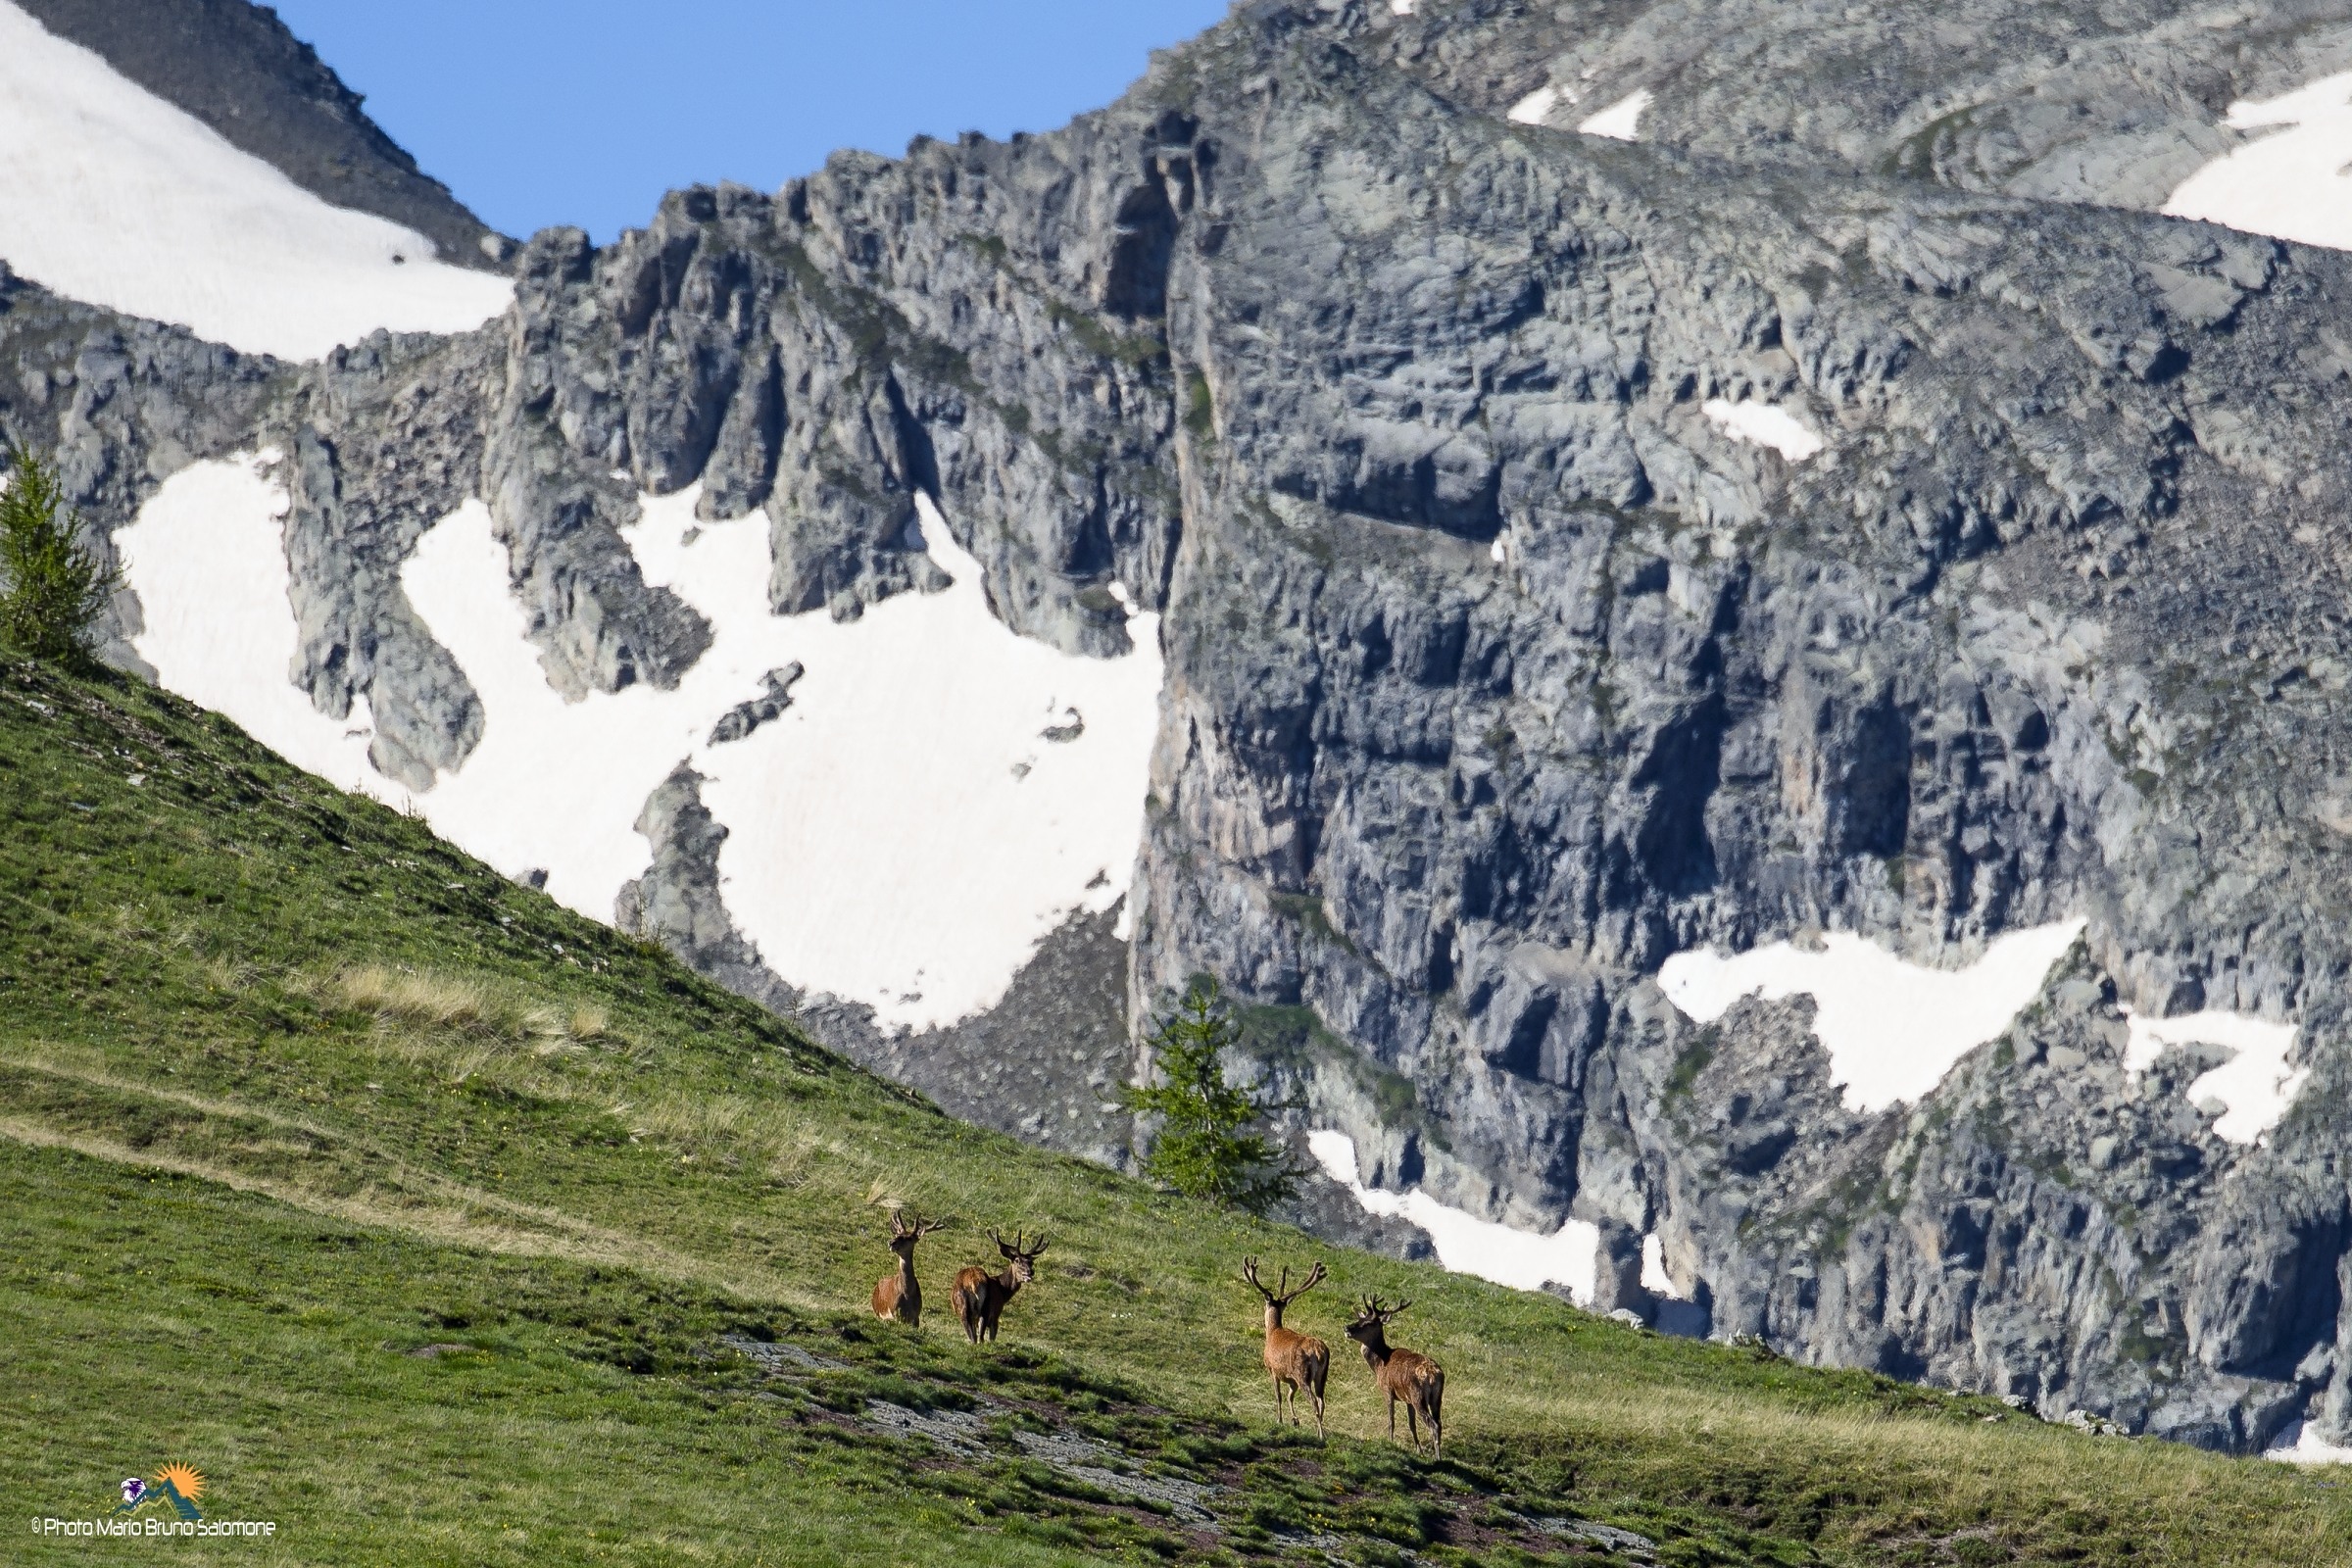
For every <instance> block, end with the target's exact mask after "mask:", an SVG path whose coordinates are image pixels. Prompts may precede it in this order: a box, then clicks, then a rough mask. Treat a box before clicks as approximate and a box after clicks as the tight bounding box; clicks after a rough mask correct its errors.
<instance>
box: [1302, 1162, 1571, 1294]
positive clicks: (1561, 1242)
mask: <svg viewBox="0 0 2352 1568" xmlns="http://www.w3.org/2000/svg"><path fill="white" fill-rule="evenodd" d="M1306 1148H1307V1152H1309V1153H1311V1154H1313V1155H1314V1156H1315V1163H1316V1164H1318V1165H1320V1166H1322V1167H1323V1173H1324V1174H1325V1175H1327V1176H1329V1177H1330V1178H1331V1179H1332V1180H1333V1181H1335V1182H1338V1183H1339V1184H1340V1185H1341V1186H1343V1187H1345V1188H1347V1189H1348V1192H1349V1193H1350V1194H1352V1195H1353V1196H1354V1198H1355V1201H1357V1202H1358V1203H1360V1204H1361V1205H1363V1209H1364V1212H1366V1213H1368V1214H1378V1215H1382V1216H1388V1217H1396V1218H1400V1219H1403V1220H1406V1221H1408V1222H1409V1223H1411V1224H1413V1225H1416V1226H1418V1227H1420V1228H1421V1229H1422V1230H1423V1231H1426V1232H1427V1233H1428V1234H1429V1241H1430V1245H1431V1246H1432V1247H1434V1248H1436V1249H1437V1252H1438V1261H1439V1262H1440V1263H1443V1264H1444V1265H1445V1266H1446V1268H1448V1269H1451V1270H1452V1271H1453V1272H1454V1273H1456V1274H1474V1275H1476V1276H1477V1277H1478V1278H1480V1279H1482V1280H1492V1281H1494V1282H1495V1284H1497V1285H1507V1286H1509V1287H1511V1288H1512V1289H1513V1290H1519V1291H1540V1290H1542V1289H1543V1288H1544V1286H1546V1285H1563V1286H1566V1287H1567V1289H1568V1294H1569V1295H1570V1296H1572V1297H1574V1298H1575V1299H1576V1300H1577V1302H1578V1303H1579V1304H1580V1305H1585V1306H1590V1305H1591V1304H1592V1302H1593V1284H1594V1281H1595V1279H1596V1278H1597V1272H1596V1271H1597V1267H1598V1257H1599V1251H1600V1228H1599V1227H1598V1226H1596V1225H1594V1224H1593V1223H1591V1222H1590V1221H1588V1220H1581V1219H1572V1220H1570V1221H1568V1222H1567V1223H1566V1224H1565V1225H1562V1226H1561V1227H1560V1228H1559V1229H1558V1230H1557V1231H1555V1232H1553V1233H1552V1234H1551V1235H1548V1236H1545V1235H1543V1234H1541V1233H1539V1232H1536V1231H1522V1230H1514V1229H1513V1228H1511V1227H1510V1226H1508V1225H1498V1224H1496V1223H1495V1221H1493V1220H1489V1219H1480V1218H1479V1217H1478V1216H1477V1215H1475V1214H1471V1213H1469V1212H1467V1211H1465V1210H1462V1209H1458V1208H1455V1207H1453V1206H1452V1205H1451V1204H1449V1203H1441V1202H1439V1201H1437V1200H1436V1199H1434V1198H1432V1197H1430V1196H1429V1194H1427V1193H1425V1192H1423V1191H1422V1190H1421V1189H1420V1188H1418V1187H1416V1188H1414V1189H1413V1190H1412V1191H1410V1192H1407V1193H1390V1192H1383V1191H1381V1190H1380V1189H1379V1188H1376V1187H1366V1186H1365V1185H1364V1182H1363V1178H1362V1177H1361V1176H1359V1175H1357V1174H1356V1165H1355V1140H1354V1139H1352V1138H1350V1137H1348V1135H1347V1134H1346V1133H1343V1132H1337V1131H1334V1130H1332V1129H1330V1128H1321V1129H1318V1130H1316V1131H1314V1132H1310V1133H1308V1134H1307V1135H1306Z"/></svg>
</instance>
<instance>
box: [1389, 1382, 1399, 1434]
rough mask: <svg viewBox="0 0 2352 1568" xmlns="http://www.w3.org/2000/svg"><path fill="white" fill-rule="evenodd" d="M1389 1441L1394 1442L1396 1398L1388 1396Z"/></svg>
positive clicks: (1395, 1432)
mask: <svg viewBox="0 0 2352 1568" xmlns="http://www.w3.org/2000/svg"><path fill="white" fill-rule="evenodd" d="M1389 1441H1390V1442H1391V1443H1395V1442H1396V1441H1397V1396H1395V1395H1394V1394H1392V1395H1390V1396H1389Z"/></svg>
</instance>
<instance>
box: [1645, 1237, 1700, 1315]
mask: <svg viewBox="0 0 2352 1568" xmlns="http://www.w3.org/2000/svg"><path fill="white" fill-rule="evenodd" d="M1642 1289H1643V1290H1645V1291H1647V1292H1649V1294H1650V1295H1652V1296H1662V1297H1664V1298H1665V1299H1667V1300H1669V1301H1688V1300H1689V1299H1691V1293H1690V1292H1688V1291H1686V1290H1682V1289H1680V1288H1679V1287H1677V1286H1676V1284H1675V1283H1674V1276H1673V1275H1671V1274H1669V1273H1667V1272H1666V1244H1665V1243H1664V1242H1663V1241H1660V1240H1659V1239H1658V1233H1657V1232H1656V1231H1651V1232H1650V1233H1649V1234H1648V1235H1646V1236H1644V1237H1642Z"/></svg>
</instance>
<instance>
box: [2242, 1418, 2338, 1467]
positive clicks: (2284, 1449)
mask: <svg viewBox="0 0 2352 1568" xmlns="http://www.w3.org/2000/svg"><path fill="white" fill-rule="evenodd" d="M2262 1456H2263V1457H2264V1458H2265V1459H2276V1460H2278V1462H2279V1463H2280V1464H2302V1465H2313V1464H2352V1448H2346V1447H2339V1446H2336V1445H2335V1444H2332V1443H2329V1442H2327V1441H2326V1440H2325V1439H2323V1438H2322V1437H2321V1436H2320V1435H2319V1434H2318V1433H2316V1432H2314V1431H2312V1430H2311V1425H2310V1423H2309V1422H2305V1421H2297V1422H2294V1423H2293V1424H2292V1425H2290V1426H2288V1427H2287V1429H2286V1430H2285V1431H2284V1432H2281V1433H2279V1434H2278V1442H2277V1443H2275V1444H2273V1445H2271V1446H2270V1447H2268V1448H2266V1449H2264V1450H2263V1455H2262Z"/></svg>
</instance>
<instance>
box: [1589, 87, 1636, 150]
mask: <svg viewBox="0 0 2352 1568" xmlns="http://www.w3.org/2000/svg"><path fill="white" fill-rule="evenodd" d="M1649 102H1650V99H1649V89H1648V88H1647V87H1641V88H1637V89H1636V90H1634V91H1633V92H1630V93H1628V94H1626V95H1625V96H1624V97H1623V98H1620V99H1618V100H1617V101H1616V102H1615V103H1613V104H1611V105H1609V107H1608V108H1606V109H1603V110H1602V111H1601V112H1600V113H1599V114H1597V115H1594V116H1593V117H1592V118H1591V119H1590V120H1587V121H1586V122H1585V123H1583V124H1581V125H1579V126H1577V127H1576V128H1577V129H1579V130H1581V131H1583V132H1584V133H1585V134H1586V135H1588V136H1606V137H1608V138H1610V139H1611V140H1612V141H1640V140H1641V139H1642V132H1641V129H1640V126H1641V123H1642V111H1643V110H1645V109H1647V108H1648V107H1649Z"/></svg>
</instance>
